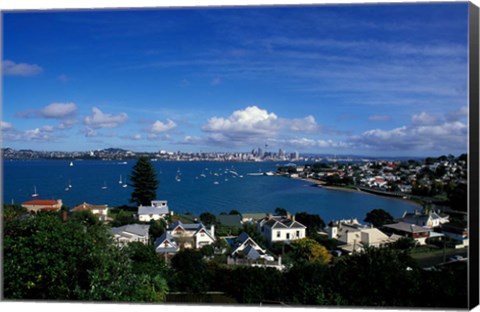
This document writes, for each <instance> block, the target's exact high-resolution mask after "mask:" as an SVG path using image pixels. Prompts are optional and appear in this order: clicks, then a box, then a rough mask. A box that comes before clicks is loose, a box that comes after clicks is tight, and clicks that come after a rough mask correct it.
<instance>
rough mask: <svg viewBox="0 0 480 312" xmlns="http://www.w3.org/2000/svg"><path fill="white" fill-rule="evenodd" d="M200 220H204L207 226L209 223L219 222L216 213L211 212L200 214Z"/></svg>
mask: <svg viewBox="0 0 480 312" xmlns="http://www.w3.org/2000/svg"><path fill="white" fill-rule="evenodd" d="M200 221H202V223H203V224H204V225H205V226H208V225H212V224H215V223H216V222H217V218H216V217H215V215H213V214H211V213H210V212H203V213H202V214H201V215H200Z"/></svg>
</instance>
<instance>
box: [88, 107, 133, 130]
mask: <svg viewBox="0 0 480 312" xmlns="http://www.w3.org/2000/svg"><path fill="white" fill-rule="evenodd" d="M92 113H93V114H92V115H91V116H87V117H85V120H84V122H85V124H86V125H87V126H89V127H91V128H93V129H98V128H116V127H118V126H120V125H121V124H123V123H125V122H126V121H127V119H128V115H127V114H126V113H120V114H118V115H112V114H104V113H103V112H102V111H101V110H100V109H98V108H97V107H93V108H92Z"/></svg>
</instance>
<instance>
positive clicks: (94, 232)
mask: <svg viewBox="0 0 480 312" xmlns="http://www.w3.org/2000/svg"><path fill="white" fill-rule="evenodd" d="M4 234H5V235H4V240H3V243H4V244H3V248H4V249H3V251H4V252H3V264H4V267H3V268H4V270H3V272H4V276H3V282H4V298H6V299H23V300H26V299H40V300H42V299H43V300H82V301H86V300H89V301H90V300H93V301H133V302H160V301H162V300H163V297H162V296H161V294H162V293H164V291H161V290H160V287H162V285H161V283H160V284H159V282H160V280H159V279H158V278H156V279H155V280H152V279H148V278H146V277H145V276H144V275H143V274H137V273H136V272H135V271H134V267H135V265H134V262H133V261H131V260H130V259H129V258H128V257H127V256H126V255H125V253H124V252H123V250H122V249H120V248H118V247H116V246H115V245H113V243H112V239H111V236H110V234H109V232H108V229H107V228H106V227H104V226H103V225H99V224H94V225H93V224H88V223H86V224H84V223H82V222H81V221H80V220H75V219H74V218H71V219H69V220H68V221H66V222H62V220H61V217H60V215H59V214H58V213H39V214H36V215H34V216H31V217H29V218H24V219H21V220H16V221H15V222H14V223H11V222H7V223H6V226H5V232H4ZM163 286H165V284H164V285H163Z"/></svg>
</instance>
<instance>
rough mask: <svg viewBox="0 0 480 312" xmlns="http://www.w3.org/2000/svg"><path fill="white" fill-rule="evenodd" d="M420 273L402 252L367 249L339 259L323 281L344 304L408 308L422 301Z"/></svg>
mask: <svg viewBox="0 0 480 312" xmlns="http://www.w3.org/2000/svg"><path fill="white" fill-rule="evenodd" d="M420 271H422V270H421V269H419V268H418V267H417V265H416V262H415V260H413V259H412V258H411V257H410V256H409V255H408V253H407V252H406V251H400V250H396V249H393V248H375V247H371V248H366V249H365V250H364V251H363V252H360V253H354V254H352V255H350V256H348V257H344V258H341V259H339V261H338V262H336V263H335V265H334V266H333V267H332V268H331V270H329V272H328V274H329V276H328V277H326V279H327V280H329V281H331V282H330V285H331V288H332V289H331V291H332V292H333V293H337V294H338V295H339V296H340V298H342V300H343V301H344V302H345V303H346V304H348V305H355V306H390V307H392V306H407V307H408V306H417V305H420V304H421V302H422V301H421V296H422V288H420V286H419V283H420V277H419V273H420ZM366 285H368V287H367V286H366Z"/></svg>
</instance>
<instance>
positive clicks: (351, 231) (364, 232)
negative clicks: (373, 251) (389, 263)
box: [326, 219, 399, 252]
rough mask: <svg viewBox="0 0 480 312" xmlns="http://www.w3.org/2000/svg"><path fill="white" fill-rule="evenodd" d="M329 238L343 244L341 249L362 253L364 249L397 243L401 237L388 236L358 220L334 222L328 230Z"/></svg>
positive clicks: (329, 225)
mask: <svg viewBox="0 0 480 312" xmlns="http://www.w3.org/2000/svg"><path fill="white" fill-rule="evenodd" d="M326 230H327V234H328V238H330V239H336V240H338V241H340V242H342V243H343V244H342V245H339V248H340V249H342V250H344V251H346V252H352V251H360V250H362V249H363V248H364V247H379V246H382V245H385V244H389V243H392V242H394V241H396V240H397V239H398V238H399V236H397V235H394V236H390V237H389V236H388V235H386V234H385V233H383V232H382V231H380V230H379V229H377V228H374V227H367V226H365V225H362V224H360V223H359V222H358V221H357V219H351V220H339V221H332V222H330V223H329V224H328V226H327V228H326Z"/></svg>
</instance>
